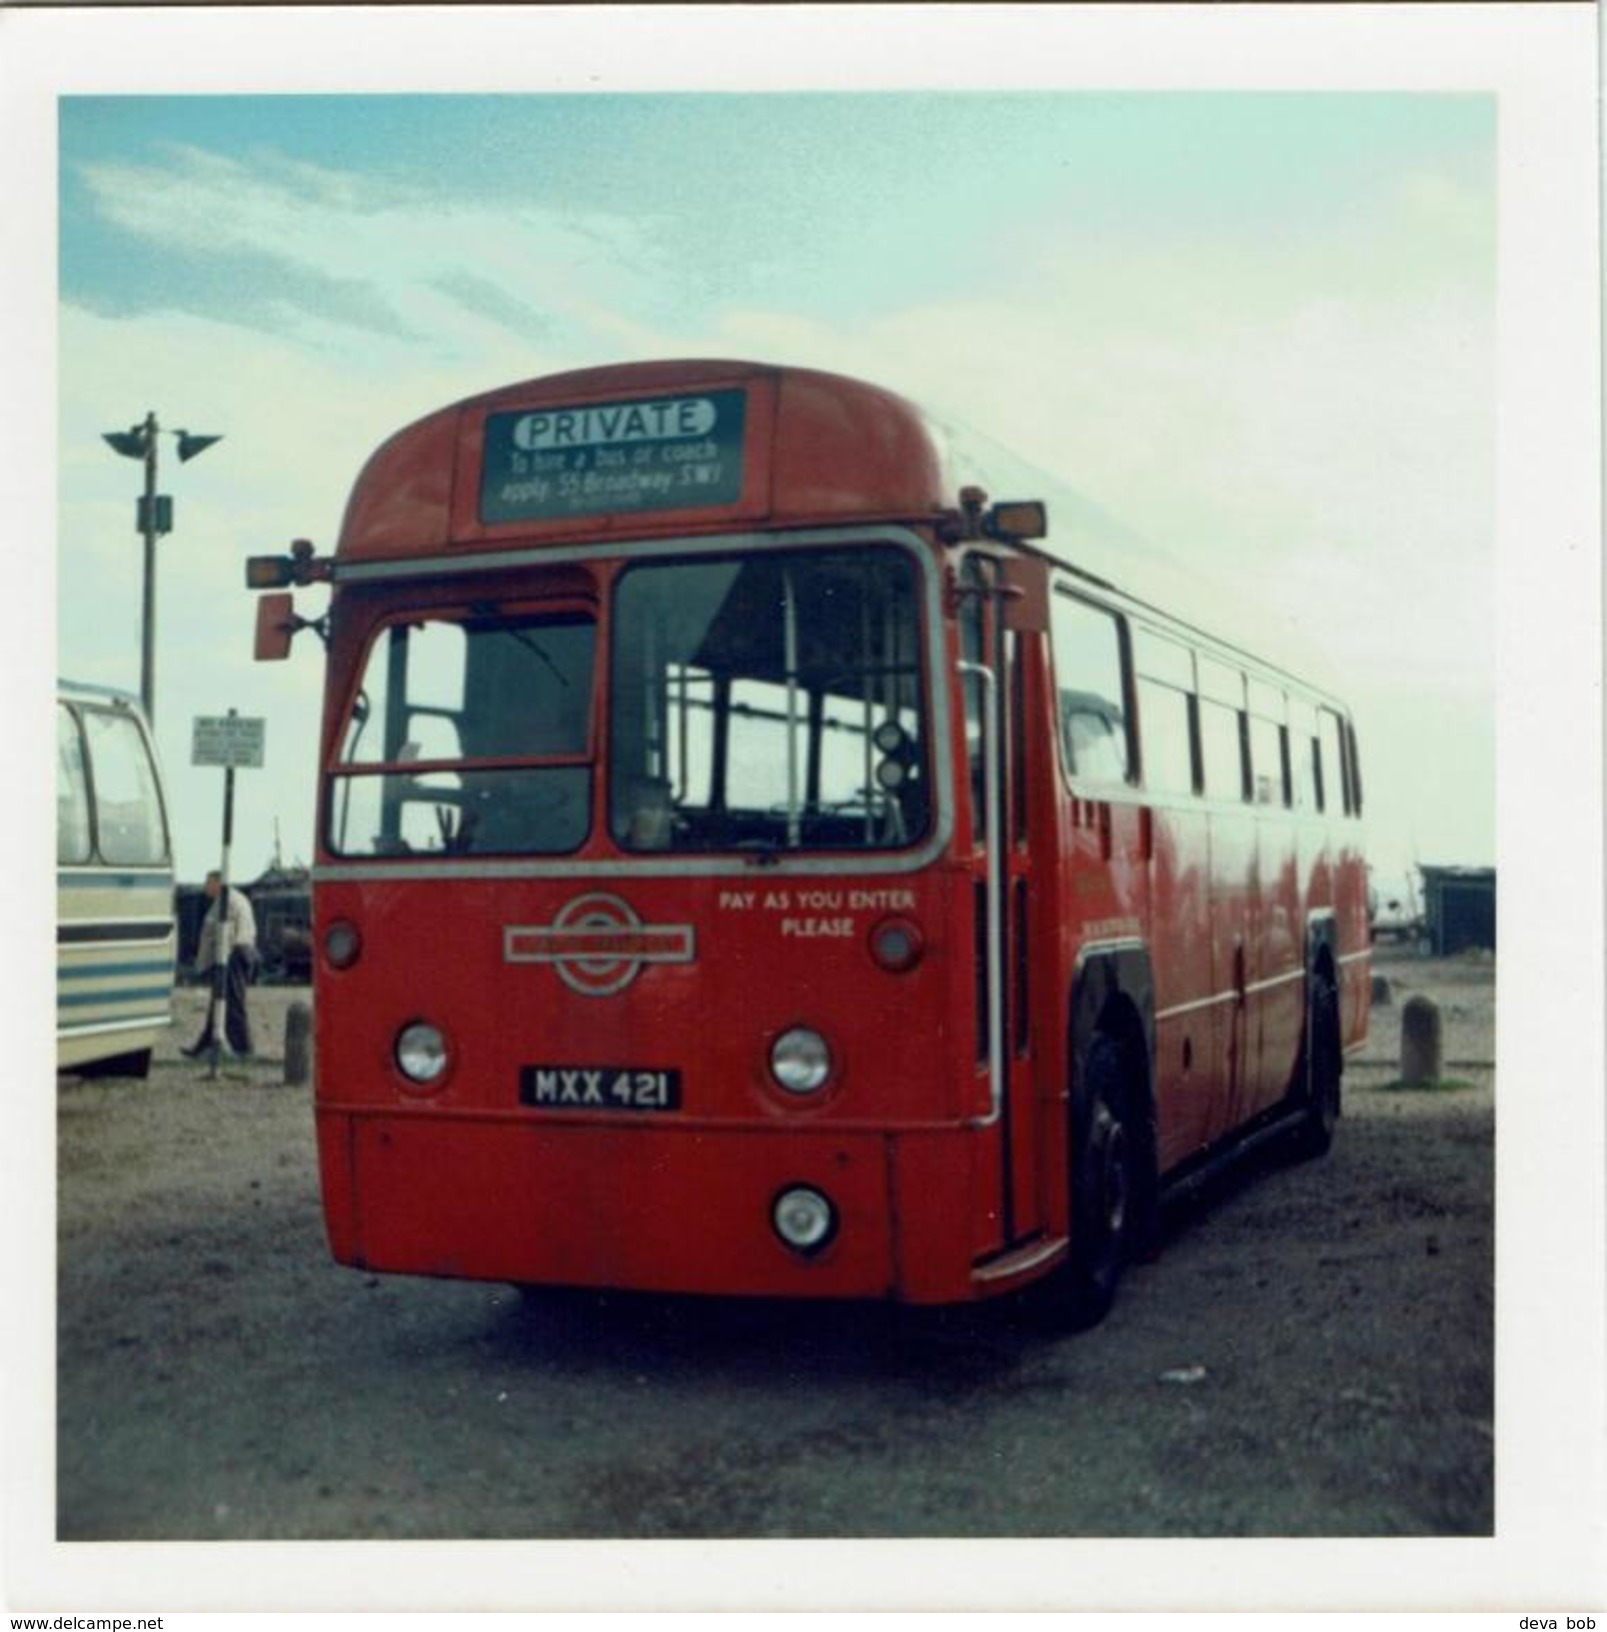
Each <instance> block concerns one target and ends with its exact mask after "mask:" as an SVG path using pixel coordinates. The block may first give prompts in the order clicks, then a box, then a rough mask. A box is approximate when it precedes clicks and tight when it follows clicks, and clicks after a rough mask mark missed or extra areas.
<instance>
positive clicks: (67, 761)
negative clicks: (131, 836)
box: [56, 704, 89, 866]
mask: <svg viewBox="0 0 1607 1632" xmlns="http://www.w3.org/2000/svg"><path fill="white" fill-rule="evenodd" d="M88 860H89V785H88V783H87V781H86V780H85V777H84V741H83V738H82V737H81V736H80V735H79V733H78V722H77V720H75V719H74V718H73V713H72V710H71V709H70V708H67V707H65V706H63V705H62V704H57V706H56V862H57V865H58V866H59V865H62V864H64V863H69V862H85V861H88Z"/></svg>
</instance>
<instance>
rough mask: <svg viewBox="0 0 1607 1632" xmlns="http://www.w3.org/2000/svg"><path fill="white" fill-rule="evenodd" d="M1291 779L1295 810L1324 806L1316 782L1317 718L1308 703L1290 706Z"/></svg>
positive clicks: (1294, 703)
mask: <svg viewBox="0 0 1607 1632" xmlns="http://www.w3.org/2000/svg"><path fill="white" fill-rule="evenodd" d="M1289 780H1290V784H1291V787H1292V790H1293V794H1294V807H1295V809H1296V810H1305V811H1314V810H1320V809H1321V808H1322V801H1321V799H1320V798H1319V796H1318V794H1319V790H1318V785H1317V718H1316V715H1315V714H1314V713H1313V711H1312V708H1311V705H1310V704H1309V703H1303V702H1301V701H1299V700H1298V699H1292V700H1291V702H1290V705H1289Z"/></svg>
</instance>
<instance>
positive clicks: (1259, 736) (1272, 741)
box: [1250, 714, 1289, 805]
mask: <svg viewBox="0 0 1607 1632" xmlns="http://www.w3.org/2000/svg"><path fill="white" fill-rule="evenodd" d="M1250 774H1251V786H1252V787H1253V788H1254V790H1255V802H1256V803H1257V804H1258V805H1287V804H1288V803H1289V795H1288V789H1287V788H1286V787H1285V785H1284V771H1283V727H1282V726H1281V725H1279V724H1278V723H1277V722H1276V721H1274V720H1269V719H1267V717H1266V716H1265V715H1263V714H1252V715H1251V716H1250Z"/></svg>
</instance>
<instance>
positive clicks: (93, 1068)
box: [78, 1048, 151, 1080]
mask: <svg viewBox="0 0 1607 1632" xmlns="http://www.w3.org/2000/svg"><path fill="white" fill-rule="evenodd" d="M78 1074H79V1076H81V1077H138V1078H140V1079H142V1080H143V1079H144V1078H146V1077H148V1076H149V1075H150V1074H151V1051H150V1049H148V1048H139V1049H134V1050H133V1051H132V1052H130V1053H128V1054H114V1055H113V1056H112V1057H111V1058H110V1059H106V1060H95V1061H92V1062H91V1063H90V1064H89V1065H81V1066H79V1067H78Z"/></svg>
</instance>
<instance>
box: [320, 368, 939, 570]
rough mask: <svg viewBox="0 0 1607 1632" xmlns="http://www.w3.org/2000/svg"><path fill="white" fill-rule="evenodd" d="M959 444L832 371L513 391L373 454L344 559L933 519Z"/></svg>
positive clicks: (634, 379) (610, 375)
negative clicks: (948, 445) (951, 446)
mask: <svg viewBox="0 0 1607 1632" xmlns="http://www.w3.org/2000/svg"><path fill="white" fill-rule="evenodd" d="M951 476H952V473H951V471H950V469H949V461H948V458H947V456H946V451H945V449H944V447H943V444H942V437H941V433H940V432H938V431H937V429H936V428H935V427H934V426H933V425H932V424H931V422H929V421H928V420H927V418H926V416H925V415H923V414H922V413H921V411H920V410H919V409H917V408H916V407H915V406H914V405H913V404H911V403H909V402H907V401H905V400H904V399H903V398H902V397H900V396H897V395H896V394H895V393H893V392H891V391H887V390H884V389H883V388H882V387H880V386H875V385H870V384H867V383H865V382H863V381H860V380H851V379H847V378H845V377H844V376H841V375H836V374H828V373H823V372H820V371H818V370H814V369H801V368H785V367H776V366H773V365H768V364H762V363H751V362H732V361H713V360H695V361H686V362H651V363H627V364H621V365H618V366H614V367H608V368H594V369H583V370H579V371H576V372H572V373H565V374H554V375H550V376H547V377H545V378H541V379H535V380H527V381H524V382H522V383H520V384H518V385H511V386H506V387H503V388H502V389H500V390H497V391H492V392H488V393H486V394H485V395H483V396H478V397H471V398H468V399H467V400H465V401H463V402H459V403H456V404H454V405H452V406H451V407H448V408H444V409H441V410H440V411H438V412H436V413H433V414H430V415H428V416H427V417H426V418H424V419H421V420H418V421H417V422H416V423H414V424H412V425H409V426H408V427H407V428H406V429H404V430H402V431H400V432H398V433H397V434H396V435H395V436H393V437H391V438H390V440H389V441H387V442H386V443H384V444H383V446H381V447H380V448H379V449H378V451H377V452H375V454H374V455H373V456H372V458H370V460H369V461H368V463H367V465H366V466H365V467H364V469H363V472H362V474H361V475H360V476H359V477H358V480H357V483H356V485H355V487H354V488H353V490H352V495H351V499H350V501H349V503H348V505H347V508H346V515H345V519H344V521H343V523H342V526H341V532H340V540H339V543H338V545H337V549H336V557H337V560H339V561H341V562H357V561H379V560H406V559H410V558H414V559H416V558H418V557H421V556H439V555H451V554H452V553H454V552H456V551H465V552H467V551H468V550H472V551H473V552H474V553H475V554H482V553H484V552H486V551H494V550H496V549H498V548H502V547H506V548H515V547H518V548H528V547H529V546H530V545H531V544H533V543H534V544H539V543H541V542H542V541H544V540H548V539H550V540H553V541H554V542H556V541H557V540H558V539H560V538H561V539H562V540H563V541H564V542H565V543H574V542H577V541H582V542H583V541H586V540H588V539H593V538H595V539H598V540H604V539H608V538H612V537H627V536H628V537H632V538H641V537H651V536H654V535H661V536H662V535H674V534H678V533H686V532H690V531H694V530H695V531H698V532H704V531H725V530H729V531H743V530H751V529H752V528H754V527H757V526H765V527H777V526H781V527H797V526H808V525H813V524H821V523H829V522H832V521H838V520H841V519H842V518H843V517H844V516H846V515H852V516H854V517H855V519H856V520H862V521H867V522H874V521H913V520H922V519H925V520H931V519H935V518H936V517H937V516H939V515H941V514H942V513H944V512H945V511H949V510H952V509H953V506H954V504H955V499H956V491H957V488H956V484H955V482H954V481H953V480H952V479H951Z"/></svg>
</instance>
